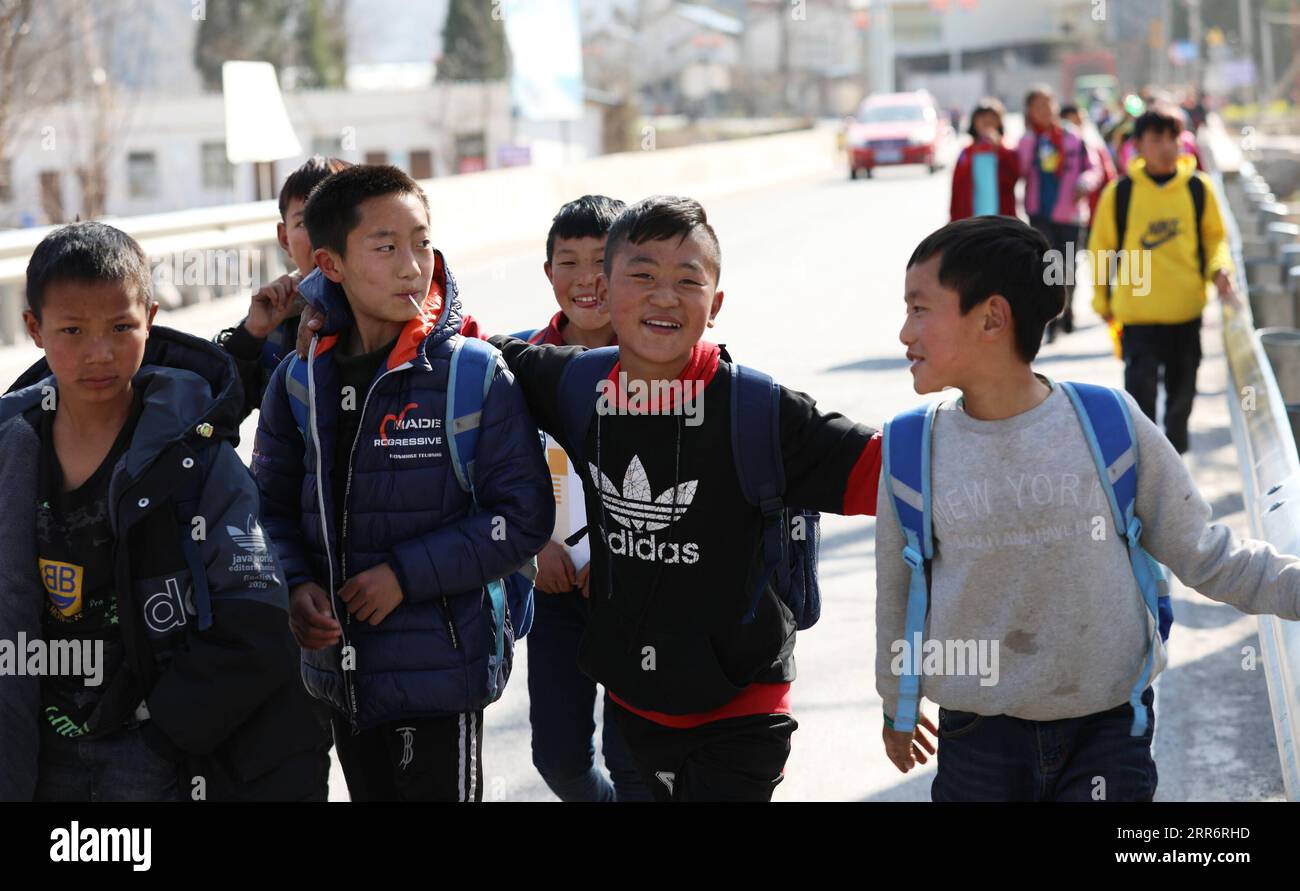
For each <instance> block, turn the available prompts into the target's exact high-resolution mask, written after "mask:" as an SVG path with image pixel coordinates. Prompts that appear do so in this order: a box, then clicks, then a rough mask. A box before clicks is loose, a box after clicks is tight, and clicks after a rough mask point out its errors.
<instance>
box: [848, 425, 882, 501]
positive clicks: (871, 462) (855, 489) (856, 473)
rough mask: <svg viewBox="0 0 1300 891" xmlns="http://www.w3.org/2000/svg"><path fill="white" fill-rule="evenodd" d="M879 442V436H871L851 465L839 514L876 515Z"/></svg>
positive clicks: (879, 459) (879, 460) (878, 485)
mask: <svg viewBox="0 0 1300 891" xmlns="http://www.w3.org/2000/svg"><path fill="white" fill-rule="evenodd" d="M881 442H883V437H882V436H881V434H879V433H877V434H875V435H874V436H872V437H871V440H870V441H869V442H868V443H867V446H866V448H864V449H863V450H862V454H861V455H859V456H858V462H857V463H856V464H854V465H853V470H851V471H849V482H848V485H847V486H845V487H844V510H843V511H842V512H841V513H843V514H844V516H846V517H852V516H859V515H865V516H868V517H874V516H875V515H876V496H877V494H878V493H877V491H876V490H877V489H878V488H879V487H880V466H881V457H880V444H881Z"/></svg>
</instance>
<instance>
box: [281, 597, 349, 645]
mask: <svg viewBox="0 0 1300 891" xmlns="http://www.w3.org/2000/svg"><path fill="white" fill-rule="evenodd" d="M289 630H290V631H292V632H293V639H294V640H296V641H298V646H300V647H302V648H303V649H305V650H323V649H324V648H325V647H332V646H334V644H336V643H338V642H339V640H340V639H341V638H342V635H343V629H342V628H341V627H339V623H338V620H337V619H335V618H334V616H333V612H332V611H331V609H330V596H329V594H327V593H325V589H324V588H322V587H321V586H320V585H318V584H316V583H315V582H303V583H302V584H300V585H295V586H294V589H293V590H292V591H290V592H289Z"/></svg>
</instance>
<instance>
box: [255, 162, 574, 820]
mask: <svg viewBox="0 0 1300 891" xmlns="http://www.w3.org/2000/svg"><path fill="white" fill-rule="evenodd" d="M304 216H305V220H306V224H307V230H308V233H309V235H310V236H311V241H312V245H313V247H314V248H315V261H316V264H317V266H318V272H316V273H313V274H312V275H310V276H308V277H307V278H306V279H304V281H303V282H302V284H301V286H300V290H301V292H302V294H303V296H304V297H305V298H306V299H307V300H308V301H309V302H311V303H313V304H315V305H321V306H324V307H326V308H327V309H329V310H332V311H333V312H334V313H336V314H337V315H338V316H340V317H346V318H349V319H350V320H351V324H350V325H349V326H348V327H347V328H346V330H344V331H343V333H342V334H341V335H339V336H332V337H326V338H323V339H319V340H316V341H314V342H313V345H312V349H311V351H310V354H309V356H308V357H307V358H306V359H305V360H302V361H300V360H298V359H296V357H291V358H290V359H288V360H287V361H285V362H284V363H282V364H281V365H280V367H279V368H278V369H277V370H276V373H275V375H274V376H273V377H272V379H271V383H270V385H269V386H268V388H267V392H266V397H265V399H264V400H263V402H262V408H261V413H260V415H259V418H258V430H257V439H256V442H255V445H254V451H253V473H254V476H255V477H256V479H257V483H258V486H259V488H260V490H261V492H262V499H263V502H262V508H263V518H264V520H265V523H266V526H267V531H268V533H269V534H270V535H271V538H272V539H273V541H274V543H275V547H276V550H277V552H278V554H279V557H280V560H281V561H282V563H283V565H284V567H285V574H286V576H287V579H288V582H289V585H290V590H291V594H290V614H291V615H290V622H291V627H292V628H293V630H294V634H295V637H297V639H298V641H299V643H300V644H301V645H302V647H303V654H302V655H303V678H304V680H305V682H306V684H307V687H308V689H309V690H310V691H311V693H312V694H313V695H314V696H316V697H317V698H319V699H322V700H325V701H326V702H328V703H330V704H331V705H332V706H333V707H334V708H335V709H336V711H337V714H336V716H335V721H334V731H335V743H336V747H337V751H338V755H339V760H340V762H341V763H342V765H343V771H344V774H345V776H346V777H347V782H348V790H349V792H350V793H351V795H352V798H353V800H355V801H359V800H394V799H400V800H459V801H465V800H481V799H482V795H483V782H482V777H483V760H482V753H481V751H480V749H481V744H482V736H483V723H482V721H483V708H484V707H485V706H486V705H487V704H489V703H490V702H492V701H493V700H494V699H495V698H496V697H497V696H499V695H500V691H501V689H502V688H503V687H504V685H505V682H506V679H507V678H508V676H509V670H510V655H511V645H512V642H513V629H512V628H511V627H510V625H509V620H508V618H507V617H501V616H499V614H498V613H497V612H496V610H495V602H494V601H493V600H492V598H491V597H490V595H489V592H488V591H487V590H485V586H488V585H489V583H490V582H492V581H493V580H497V579H502V578H504V577H506V576H508V575H510V574H511V573H512V572H513V571H514V570H516V569H518V568H519V567H520V566H521V565H522V564H524V563H525V562H526V561H528V560H529V559H530V558H531V557H532V555H533V554H535V553H537V551H539V550H541V548H542V546H543V545H544V544H545V543H546V541H547V538H548V537H549V536H550V533H551V528H552V526H553V524H554V518H555V503H554V501H553V499H552V495H551V485H550V478H549V474H548V473H547V471H546V464H545V461H544V459H543V457H542V450H541V447H540V443H539V441H538V437H537V429H536V425H535V424H534V423H533V421H532V419H531V418H530V417H529V416H528V412H527V409H526V407H525V405H524V398H523V394H522V393H521V392H520V390H519V388H518V386H517V385H516V384H515V382H514V378H513V376H512V375H511V374H510V373H509V372H508V371H507V370H506V368H505V365H504V363H502V362H500V360H499V358H498V359H497V360H496V362H495V364H494V365H493V366H492V367H490V368H489V373H488V375H487V378H488V380H487V381H486V384H487V386H486V391H485V395H484V398H483V403H482V411H481V415H480V416H479V417H478V418H477V419H466V420H477V422H478V425H479V429H480V431H481V435H480V436H479V438H478V443H477V447H476V454H475V455H474V456H473V457H472V459H470V458H469V456H462V457H465V459H466V464H470V463H472V464H473V474H472V484H471V485H470V487H469V489H470V491H466V490H465V489H463V488H462V487H461V485H460V484H459V482H458V477H457V472H456V466H457V465H455V464H454V462H453V457H452V455H451V453H450V448H451V445H452V443H453V442H454V441H455V440H454V439H453V434H454V432H455V431H453V430H449V429H447V424H446V423H445V421H446V416H447V402H448V390H449V385H450V384H451V383H453V382H452V381H451V380H450V376H451V370H452V368H453V353H454V351H455V350H461V349H468V348H469V347H468V346H466V344H465V343H464V338H463V337H462V336H461V335H460V334H459V333H458V331H459V329H460V326H461V322H462V319H461V315H460V307H459V302H458V301H457V295H456V283H455V279H454V278H453V277H452V275H451V272H450V270H448V269H447V267H446V264H445V262H444V260H443V258H442V255H441V254H440V253H439V252H438V251H436V250H434V248H433V246H432V243H431V241H430V238H429V211H428V202H427V199H426V198H425V195H424V192H423V191H422V190H421V189H420V187H419V186H418V185H416V183H415V182H414V180H412V179H411V178H410V177H409V176H407V175H406V174H405V173H403V172H402V171H400V170H398V169H397V168H395V167H388V166H378V165H363V166H357V167H351V168H348V169H346V170H343V171H341V172H339V173H337V174H335V175H334V176H332V177H330V178H329V179H327V180H326V181H325V182H323V183H321V185H320V186H319V187H318V188H317V189H316V190H315V191H314V192H313V193H312V196H311V198H310V199H309V200H308V202H307V207H306V212H305V215H304ZM503 634H504V650H503V651H502V650H501V649H497V650H494V648H493V641H494V640H496V641H498V642H500V641H501V640H502V635H503ZM501 646H502V644H500V643H498V644H497V647H498V648H499V647H501Z"/></svg>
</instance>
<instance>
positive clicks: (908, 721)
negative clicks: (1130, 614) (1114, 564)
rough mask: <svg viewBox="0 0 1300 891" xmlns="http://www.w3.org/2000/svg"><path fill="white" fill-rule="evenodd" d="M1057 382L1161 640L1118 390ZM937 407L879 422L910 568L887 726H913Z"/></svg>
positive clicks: (1154, 569) (1169, 613) (1158, 573)
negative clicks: (904, 652)
mask: <svg viewBox="0 0 1300 891" xmlns="http://www.w3.org/2000/svg"><path fill="white" fill-rule="evenodd" d="M1058 386H1060V387H1061V389H1062V390H1064V391H1065V393H1066V395H1067V396H1068V397H1069V399H1070V402H1071V404H1072V405H1073V406H1074V410H1075V413H1076V414H1077V415H1078V417H1079V424H1080V426H1081V427H1083V434H1084V438H1085V439H1087V441H1088V447H1089V450H1090V451H1091V453H1092V458H1093V462H1094V464H1095V465H1096V468H1097V475H1098V476H1099V477H1100V478H1101V482H1102V490H1103V491H1104V492H1105V493H1106V500H1107V502H1108V503H1109V504H1110V509H1111V516H1112V518H1113V519H1114V522H1115V525H1116V528H1117V529H1122V530H1124V537H1125V539H1126V540H1127V542H1128V552H1129V562H1130V563H1131V564H1132V566H1133V575H1134V577H1135V578H1136V580H1137V583H1138V590H1139V591H1141V592H1142V599H1143V601H1144V602H1145V603H1146V607H1147V610H1148V611H1149V612H1150V614H1151V615H1152V617H1153V618H1155V619H1156V627H1157V629H1158V631H1159V634H1160V639H1161V640H1168V639H1169V629H1170V627H1171V626H1172V625H1173V621H1174V610H1173V604H1172V603H1171V601H1170V599H1169V583H1168V580H1167V578H1166V577H1165V572H1164V568H1163V567H1161V565H1160V564H1159V563H1157V562H1156V560H1155V558H1154V557H1152V556H1151V555H1150V554H1148V553H1147V552H1146V550H1145V549H1143V547H1142V545H1141V538H1142V521H1141V520H1140V519H1139V518H1138V517H1137V516H1136V515H1135V513H1134V506H1135V504H1136V502H1137V438H1136V436H1135V435H1134V432H1133V419H1132V418H1130V417H1129V413H1128V407H1127V405H1126V404H1125V402H1124V397H1123V396H1122V395H1121V394H1120V393H1119V392H1118V391H1116V390H1112V389H1110V388H1109V387H1099V386H1096V385H1093V384H1071V383H1060V384H1058ZM937 408H938V403H931V404H929V405H921V406H917V407H916V408H914V409H911V410H909V411H905V412H903V413H902V414H900V415H898V416H897V417H895V418H894V419H893V420H892V421H890V422H888V423H887V424H885V433H884V443H883V446H882V451H883V453H884V468H883V471H882V473H881V477H882V479H883V480H884V483H885V486H886V488H887V491H888V492H889V496H890V498H889V500H890V502H891V503H892V504H893V505H894V513H895V515H896V516H897V517H898V525H899V526H900V527H901V528H902V530H903V533H904V535H905V536H906V538H907V545H906V546H905V547H904V548H903V562H905V563H906V564H907V565H908V566H909V567H911V570H912V578H911V583H910V585H909V586H908V592H907V613H906V619H905V620H904V628H905V631H904V639H905V640H907V641H908V642H909V644H910V645H911V646H912V658H911V664H909V665H906V666H904V669H903V672H902V674H901V676H900V677H899V691H898V692H899V696H898V707H897V709H896V710H895V714H894V728H895V729H896V730H904V731H908V730H912V729H913V728H915V726H916V719H917V707H918V700H919V698H920V688H921V675H920V663H921V652H920V647H919V646H917V645H916V644H917V643H918V642H919V641H920V640H921V636H922V634H923V633H924V630H925V618H926V615H927V614H928V612H929V609H930V590H929V582H928V579H927V571H928V568H929V563H930V560H931V559H933V557H934V537H933V535H932V526H931V514H930V430H931V427H932V426H933V424H934V413H935V411H936V409H937ZM1155 647H1156V641H1155V638H1154V636H1153V637H1152V639H1151V641H1150V644H1149V646H1148V648H1147V655H1146V660H1145V663H1144V665H1143V668H1142V674H1141V676H1140V677H1139V678H1138V681H1137V683H1136V684H1135V685H1134V687H1133V690H1132V692H1131V693H1130V695H1129V704H1130V705H1132V706H1133V726H1132V729H1131V733H1132V735H1133V736H1141V735H1142V734H1144V733H1145V732H1146V726H1147V711H1146V708H1145V706H1143V705H1142V693H1143V691H1144V690H1146V687H1147V684H1148V683H1149V682H1150V679H1151V670H1152V667H1153V665H1154V663H1155V652H1156V650H1155Z"/></svg>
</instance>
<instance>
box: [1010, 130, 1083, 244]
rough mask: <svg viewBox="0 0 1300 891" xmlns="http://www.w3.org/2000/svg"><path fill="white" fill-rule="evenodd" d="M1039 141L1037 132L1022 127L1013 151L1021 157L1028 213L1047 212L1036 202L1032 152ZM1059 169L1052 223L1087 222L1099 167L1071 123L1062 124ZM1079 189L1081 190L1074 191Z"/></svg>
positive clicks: (1037, 215)
mask: <svg viewBox="0 0 1300 891" xmlns="http://www.w3.org/2000/svg"><path fill="white" fill-rule="evenodd" d="M1037 144H1038V134H1036V133H1035V132H1034V131H1033V129H1032V128H1031V129H1028V130H1026V131H1025V135H1024V136H1022V137H1021V138H1020V145H1019V146H1017V148H1016V154H1017V155H1019V157H1020V175H1021V176H1022V177H1024V180H1025V213H1026V214H1028V215H1029V216H1030V217H1039V216H1048V215H1049V213H1048V211H1047V210H1045V209H1040V208H1039V206H1038V165H1037V164H1036V163H1035V159H1034V153H1035V148H1036V146H1037ZM1061 149H1062V151H1061V154H1062V156H1063V157H1062V159H1061V169H1060V171H1059V172H1058V174H1057V176H1058V178H1059V180H1060V183H1059V188H1058V189H1057V192H1056V205H1055V206H1054V207H1052V208H1051V209H1050V216H1051V220H1052V222H1054V223H1066V224H1070V225H1076V226H1086V225H1087V224H1088V219H1089V216H1088V195H1089V193H1091V192H1092V191H1093V190H1094V189H1096V188H1097V185H1098V184H1099V183H1100V181H1101V171H1100V170H1098V169H1097V168H1096V166H1095V165H1094V164H1093V162H1092V159H1091V158H1089V157H1088V149H1087V147H1086V146H1085V145H1084V142H1083V137H1081V136H1080V135H1079V134H1078V132H1077V131H1076V130H1075V129H1074V128H1073V127H1064V128H1062V133H1061ZM1079 191H1082V192H1083V194H1082V195H1079V194H1077V193H1078V192H1079Z"/></svg>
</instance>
